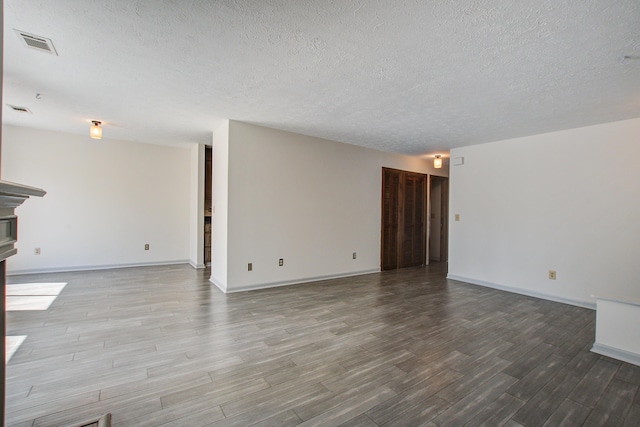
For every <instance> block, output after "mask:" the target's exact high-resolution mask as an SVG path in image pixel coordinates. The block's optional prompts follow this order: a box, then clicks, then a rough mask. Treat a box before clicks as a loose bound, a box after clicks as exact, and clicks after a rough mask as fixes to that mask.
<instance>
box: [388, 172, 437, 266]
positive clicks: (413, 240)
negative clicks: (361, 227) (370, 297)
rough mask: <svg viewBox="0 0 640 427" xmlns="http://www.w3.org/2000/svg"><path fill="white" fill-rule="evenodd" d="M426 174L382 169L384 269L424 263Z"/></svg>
mask: <svg viewBox="0 0 640 427" xmlns="http://www.w3.org/2000/svg"><path fill="white" fill-rule="evenodd" d="M426 189H427V176H426V175H423V174H419V173H414V172H407V171H401V170H397V169H388V168H383V169H382V251H381V267H382V269H383V270H392V269H395V268H403V267H415V266H419V265H423V264H424V263H425V253H426V252H425V251H426V237H427V234H426V201H427V199H426Z"/></svg>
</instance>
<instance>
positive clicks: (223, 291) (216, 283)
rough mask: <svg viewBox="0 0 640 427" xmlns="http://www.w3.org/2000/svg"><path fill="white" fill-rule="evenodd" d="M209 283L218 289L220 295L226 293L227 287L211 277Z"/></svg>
mask: <svg viewBox="0 0 640 427" xmlns="http://www.w3.org/2000/svg"><path fill="white" fill-rule="evenodd" d="M209 281H210V282H211V283H213V284H214V285H215V286H216V287H217V288H218V289H220V290H221V291H222V293H224V294H226V293H227V285H225V284H223V283H220V282H218V281H217V280H216V279H214V278H213V277H210V278H209Z"/></svg>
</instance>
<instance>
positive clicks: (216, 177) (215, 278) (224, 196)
mask: <svg viewBox="0 0 640 427" xmlns="http://www.w3.org/2000/svg"><path fill="white" fill-rule="evenodd" d="M211 154H212V156H213V158H212V165H211V166H212V167H211V174H212V178H211V186H212V187H211V211H212V212H211V281H212V282H213V283H215V284H216V286H218V287H219V288H220V289H222V290H223V291H226V288H227V262H228V256H227V243H228V230H227V227H228V215H229V213H228V211H229V207H228V204H229V203H228V202H229V121H228V120H226V121H225V122H224V123H223V124H222V125H220V126H219V127H218V128H217V129H215V130H214V132H213V139H212V153H211Z"/></svg>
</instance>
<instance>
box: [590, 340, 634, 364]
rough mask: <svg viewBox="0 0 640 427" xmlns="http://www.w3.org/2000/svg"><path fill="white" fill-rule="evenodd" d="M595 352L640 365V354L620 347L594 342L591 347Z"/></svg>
mask: <svg viewBox="0 0 640 427" xmlns="http://www.w3.org/2000/svg"><path fill="white" fill-rule="evenodd" d="M591 351H592V352H593V353H597V354H601V355H602V356H607V357H611V358H613V359H617V360H622V361H623V362H627V363H631V364H634V365H636V366H640V354H637V353H632V352H630V351H626V350H621V349H619V348H615V347H610V346H608V345H606V344H598V343H594V344H593V347H591Z"/></svg>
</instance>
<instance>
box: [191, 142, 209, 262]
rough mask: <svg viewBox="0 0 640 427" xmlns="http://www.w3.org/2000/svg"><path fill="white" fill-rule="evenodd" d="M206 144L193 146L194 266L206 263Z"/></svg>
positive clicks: (192, 244) (192, 229)
mask: <svg viewBox="0 0 640 427" xmlns="http://www.w3.org/2000/svg"><path fill="white" fill-rule="evenodd" d="M204 150H205V146H204V145H199V144H193V146H192V147H191V165H190V166H191V171H190V183H189V190H190V191H189V207H190V211H189V236H190V242H189V264H191V266H192V267H194V268H205V265H204V173H205V170H204V169H205V165H204V163H205V153H204Z"/></svg>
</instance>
